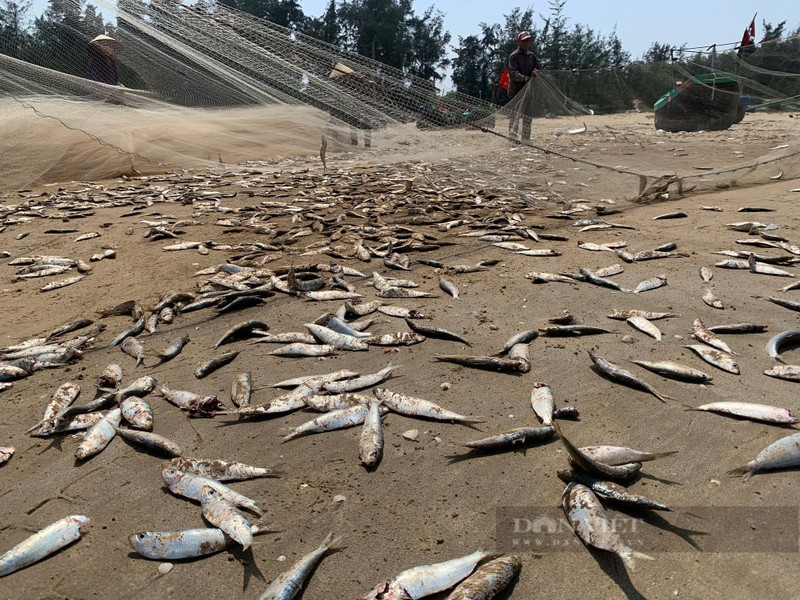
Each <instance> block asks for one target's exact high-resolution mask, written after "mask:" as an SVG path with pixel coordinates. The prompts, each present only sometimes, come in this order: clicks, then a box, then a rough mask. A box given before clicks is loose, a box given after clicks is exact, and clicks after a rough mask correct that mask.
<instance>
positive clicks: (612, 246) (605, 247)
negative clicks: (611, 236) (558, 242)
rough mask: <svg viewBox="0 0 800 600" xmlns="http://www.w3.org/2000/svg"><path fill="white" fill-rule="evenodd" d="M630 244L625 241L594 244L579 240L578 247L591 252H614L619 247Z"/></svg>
mask: <svg viewBox="0 0 800 600" xmlns="http://www.w3.org/2000/svg"><path fill="white" fill-rule="evenodd" d="M627 245H628V244H627V243H626V242H623V241H619V242H609V243H607V244H593V243H592V242H581V241H579V242H578V248H582V249H583V250H589V251H590V252H614V251H615V250H618V249H619V248H624V247H625V246H627Z"/></svg>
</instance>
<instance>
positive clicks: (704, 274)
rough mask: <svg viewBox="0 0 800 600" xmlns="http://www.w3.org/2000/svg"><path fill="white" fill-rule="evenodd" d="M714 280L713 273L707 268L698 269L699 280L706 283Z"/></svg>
mask: <svg viewBox="0 0 800 600" xmlns="http://www.w3.org/2000/svg"><path fill="white" fill-rule="evenodd" d="M713 278H714V272H713V271H712V270H711V269H709V268H708V267H700V279H702V280H703V281H705V282H706V283H708V282H709V281H711V280H712V279H713Z"/></svg>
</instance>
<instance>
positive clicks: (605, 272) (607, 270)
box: [594, 264, 625, 277]
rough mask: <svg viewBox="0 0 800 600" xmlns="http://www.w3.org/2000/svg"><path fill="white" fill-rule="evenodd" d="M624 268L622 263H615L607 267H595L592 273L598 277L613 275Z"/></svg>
mask: <svg viewBox="0 0 800 600" xmlns="http://www.w3.org/2000/svg"><path fill="white" fill-rule="evenodd" d="M624 270H625V269H623V268H622V265H619V264H616V265H611V266H608V267H603V268H602V269H597V270H596V271H595V272H594V274H595V275H597V276H598V277H613V276H614V275H619V274H620V273H622V272H623V271H624Z"/></svg>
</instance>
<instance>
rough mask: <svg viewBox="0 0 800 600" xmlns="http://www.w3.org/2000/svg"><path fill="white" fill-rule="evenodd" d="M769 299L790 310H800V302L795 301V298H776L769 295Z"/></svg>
mask: <svg viewBox="0 0 800 600" xmlns="http://www.w3.org/2000/svg"><path fill="white" fill-rule="evenodd" d="M769 301H770V302H773V303H775V304H777V305H778V306H782V307H784V308H788V309H789V310H796V311H800V302H794V301H793V300H786V299H784V298H775V297H773V296H770V297H769Z"/></svg>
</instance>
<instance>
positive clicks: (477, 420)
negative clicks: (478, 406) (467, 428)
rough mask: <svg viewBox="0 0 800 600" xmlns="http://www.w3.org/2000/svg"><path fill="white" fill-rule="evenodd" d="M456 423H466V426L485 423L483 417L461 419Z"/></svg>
mask: <svg viewBox="0 0 800 600" xmlns="http://www.w3.org/2000/svg"><path fill="white" fill-rule="evenodd" d="M458 421H459V423H466V424H467V425H470V424H473V423H486V419H484V418H483V417H463V418H461V419H459V420H458Z"/></svg>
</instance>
